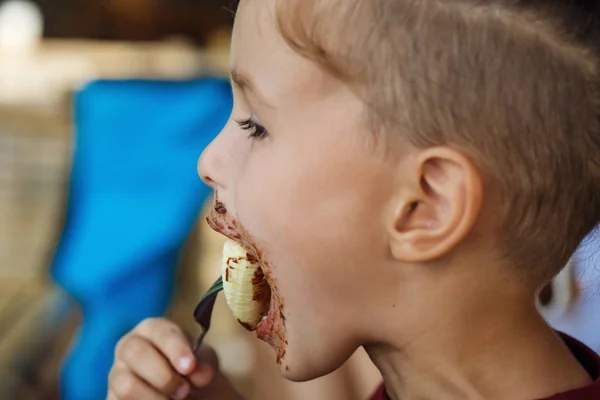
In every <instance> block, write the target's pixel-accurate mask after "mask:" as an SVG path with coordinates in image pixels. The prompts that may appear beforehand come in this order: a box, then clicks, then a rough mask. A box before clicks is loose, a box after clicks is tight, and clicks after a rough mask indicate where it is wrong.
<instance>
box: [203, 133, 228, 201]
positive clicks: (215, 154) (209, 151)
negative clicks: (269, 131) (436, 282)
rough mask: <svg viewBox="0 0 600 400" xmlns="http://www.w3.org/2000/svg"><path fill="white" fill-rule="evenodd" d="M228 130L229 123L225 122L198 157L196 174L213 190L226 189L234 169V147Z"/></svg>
mask: <svg viewBox="0 0 600 400" xmlns="http://www.w3.org/2000/svg"><path fill="white" fill-rule="evenodd" d="M230 131H231V123H227V125H225V127H224V128H223V130H222V131H221V132H220V133H219V135H217V137H216V138H215V139H214V140H213V141H212V142H211V143H210V144H209V145H208V146H207V147H206V148H205V149H204V151H203V152H202V155H200V158H199V159H198V176H200V178H201V179H202V181H204V183H206V184H207V185H208V186H210V187H211V188H212V189H213V190H215V191H216V190H223V189H227V186H228V181H229V180H230V179H231V174H232V171H233V169H234V165H233V164H234V162H233V161H234V153H235V151H236V149H235V145H234V141H233V139H232V137H233V135H232V134H231V133H232V132H230Z"/></svg>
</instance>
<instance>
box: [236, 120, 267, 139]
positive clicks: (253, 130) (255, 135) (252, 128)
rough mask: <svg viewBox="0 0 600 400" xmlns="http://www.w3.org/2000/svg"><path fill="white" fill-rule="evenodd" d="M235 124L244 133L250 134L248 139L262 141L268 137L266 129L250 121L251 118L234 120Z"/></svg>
mask: <svg viewBox="0 0 600 400" xmlns="http://www.w3.org/2000/svg"><path fill="white" fill-rule="evenodd" d="M235 122H237V124H238V125H239V126H240V128H242V129H243V130H245V131H248V132H250V134H249V135H248V137H250V138H252V139H264V138H266V137H267V136H269V132H267V129H266V128H265V127H264V126H262V125H260V124H259V123H257V122H255V121H253V120H252V118H248V119H241V120H236V121H235Z"/></svg>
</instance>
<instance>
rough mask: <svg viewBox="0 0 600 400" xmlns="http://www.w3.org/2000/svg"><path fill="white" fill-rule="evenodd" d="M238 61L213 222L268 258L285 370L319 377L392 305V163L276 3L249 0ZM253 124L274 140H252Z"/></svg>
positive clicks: (210, 163) (211, 166) (215, 160)
mask: <svg viewBox="0 0 600 400" xmlns="http://www.w3.org/2000/svg"><path fill="white" fill-rule="evenodd" d="M231 66H232V70H233V71H234V73H233V75H234V79H233V80H234V96H235V104H234V109H233V112H232V116H231V118H230V120H229V122H228V124H227V125H226V127H225V128H224V129H223V131H222V132H221V133H220V135H219V136H218V137H217V138H216V139H215V140H214V141H213V143H212V144H211V145H210V146H209V147H208V148H207V149H206V150H205V152H204V154H203V155H202V157H201V159H200V162H199V173H200V175H201V176H202V177H203V179H204V180H205V181H207V182H209V184H210V185H211V186H213V188H214V189H215V190H216V193H217V198H218V200H219V202H222V203H223V205H224V207H225V208H226V209H227V212H226V213H223V211H224V210H223V209H221V210H220V211H221V213H218V212H215V213H214V215H213V216H212V217H211V219H212V222H213V227H217V229H218V230H221V231H224V230H227V229H228V228H227V226H234V227H235V228H233V229H234V230H235V231H236V233H232V232H231V231H229V234H230V235H234V236H235V235H236V234H238V233H240V232H241V231H243V232H245V233H244V235H243V237H244V238H245V239H244V240H243V241H244V244H245V245H247V246H249V247H254V248H255V249H256V250H257V251H258V252H259V253H260V254H261V256H262V257H263V258H262V261H263V264H264V268H265V273H266V274H267V276H268V277H269V279H270V283H271V284H272V288H273V291H274V293H276V295H277V298H278V299H279V303H280V304H279V306H280V307H281V311H282V316H283V318H277V319H276V321H275V322H276V324H277V325H278V326H277V329H278V330H281V332H280V333H281V334H280V335H278V336H277V338H275V339H274V340H273V341H272V343H271V345H272V346H273V347H274V348H275V349H276V352H277V353H278V355H279V356H281V357H280V358H281V360H280V369H281V371H282V372H283V373H284V374H285V375H286V376H287V377H288V378H289V379H293V380H305V379H311V378H314V377H317V376H320V375H322V374H325V373H328V372H330V371H332V370H333V369H335V368H337V367H338V366H340V365H341V364H342V363H343V362H344V361H345V360H346V359H347V358H348V357H349V356H350V355H351V354H352V352H353V351H354V350H355V349H356V347H357V346H359V345H360V344H361V343H362V342H363V341H364V340H368V339H371V338H372V337H373V334H374V332H376V331H377V329H378V326H380V325H381V323H382V321H381V320H380V317H381V315H380V314H378V313H377V312H374V311H373V310H377V307H382V305H383V307H389V308H390V309H391V308H392V307H394V308H395V304H392V301H389V300H384V299H386V298H388V299H389V298H391V296H390V294H391V293H392V291H393V290H396V289H397V286H396V284H397V282H396V281H395V279H396V278H397V277H396V275H394V273H393V272H391V271H390V269H391V268H389V267H390V265H391V264H390V261H389V259H390V256H389V248H388V246H387V243H386V242H387V239H386V226H385V225H386V222H387V221H386V218H384V214H385V213H386V212H388V211H390V212H393V211H395V210H389V208H390V206H391V202H390V200H391V199H390V198H391V196H392V192H391V191H392V188H393V187H394V182H393V179H394V165H392V164H391V163H390V162H389V161H386V158H385V157H384V156H383V155H382V154H381V151H379V150H377V145H376V142H375V136H374V135H373V133H371V132H370V131H369V129H368V127H367V123H366V121H365V110H364V108H363V103H362V102H361V101H360V100H359V99H358V98H357V97H356V96H355V95H354V94H353V93H352V92H351V91H350V89H349V88H348V87H347V86H345V85H344V84H342V83H341V82H340V81H338V80H336V79H334V78H333V77H331V76H330V75H328V74H326V73H325V72H324V71H322V70H321V69H320V68H319V67H318V66H317V65H316V64H314V63H312V62H310V61H308V60H307V59H305V58H303V57H301V56H300V55H298V54H297V53H295V52H294V51H293V50H291V49H290V48H289V47H288V46H287V45H286V43H285V42H284V40H283V38H282V37H281V35H280V34H279V32H278V30H277V28H276V21H275V19H274V4H273V2H272V1H271V0H260V1H242V2H241V4H240V7H239V10H238V13H237V18H236V22H235V28H234V32H233V42H232V52H231ZM236 80H238V81H242V82H241V83H240V82H237V83H238V84H237V85H236V82H235V81H236ZM242 83H243V84H242ZM248 119H251V121H246V122H245V126H244V127H245V128H249V129H250V130H245V129H243V128H242V127H240V124H239V121H240V120H248ZM255 123H257V124H260V125H261V126H264V128H265V129H266V130H267V131H268V135H267V136H266V137H264V138H260V137H256V138H250V137H249V135H250V134H251V133H253V132H256V131H255V130H253V129H254V127H253V126H252V125H253V124H255ZM242 125H244V124H242ZM258 133H259V134H260V133H261V132H260V128H258ZM225 233H227V232H225ZM396 311H397V310H396Z"/></svg>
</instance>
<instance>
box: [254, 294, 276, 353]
mask: <svg viewBox="0 0 600 400" xmlns="http://www.w3.org/2000/svg"><path fill="white" fill-rule="evenodd" d="M278 313H279V302H278V301H277V299H276V297H275V296H271V303H270V306H269V312H268V313H267V318H265V319H263V320H262V321H261V322H260V323H259V324H258V326H257V327H256V336H257V337H258V338H259V339H261V340H263V341H264V342H266V343H269V344H271V345H275V342H276V338H277V323H276V320H277V319H278V318H277V317H278Z"/></svg>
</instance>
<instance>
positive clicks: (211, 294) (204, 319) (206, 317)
mask: <svg viewBox="0 0 600 400" xmlns="http://www.w3.org/2000/svg"><path fill="white" fill-rule="evenodd" d="M221 290H223V279H222V277H219V279H217V280H216V282H215V283H213V285H212V286H211V287H210V288H209V289H208V290H207V291H206V293H204V296H202V299H201V300H200V303H198V306H196V309H195V310H194V319H195V320H196V322H197V323H198V324H199V325H200V327H201V328H202V333H201V334H200V336H198V339H196V342H195V344H194V353H195V352H196V351H197V350H198V349H199V348H200V346H202V342H203V341H204V336H206V333H207V332H208V330H209V329H210V319H211V316H212V312H213V308H214V307H215V301H216V300H217V295H218V294H219V292H220V291H221Z"/></svg>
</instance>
